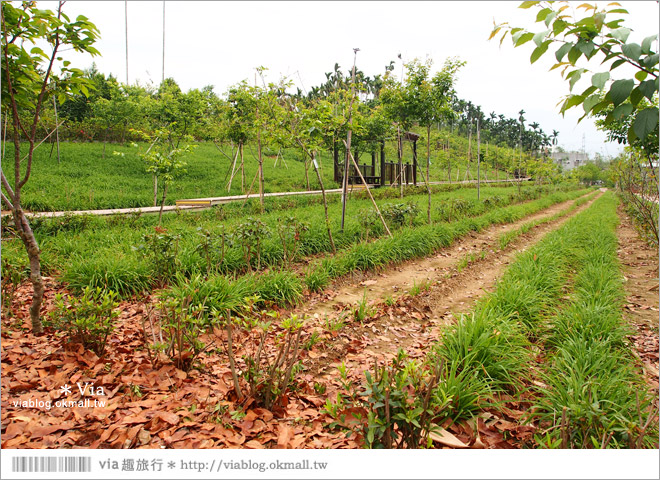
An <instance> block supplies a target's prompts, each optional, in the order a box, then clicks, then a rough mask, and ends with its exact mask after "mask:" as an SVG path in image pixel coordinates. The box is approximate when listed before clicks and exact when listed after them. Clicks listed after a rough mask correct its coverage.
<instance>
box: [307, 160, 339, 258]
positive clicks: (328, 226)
mask: <svg viewBox="0 0 660 480" xmlns="http://www.w3.org/2000/svg"><path fill="white" fill-rule="evenodd" d="M312 163H313V164H314V171H315V172H316V178H317V179H318V181H319V184H320V185H321V195H322V196H323V208H324V209H325V226H326V228H327V229H328V240H330V247H331V248H332V253H337V249H336V248H335V241H334V240H333V238H332V230H331V229H330V217H328V202H327V201H326V198H325V188H324V187H323V179H322V178H321V173H320V172H319V169H318V166H317V164H316V154H315V153H312Z"/></svg>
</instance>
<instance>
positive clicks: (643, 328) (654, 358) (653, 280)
mask: <svg viewBox="0 0 660 480" xmlns="http://www.w3.org/2000/svg"><path fill="white" fill-rule="evenodd" d="M619 218H620V219H621V223H620V224H619V227H618V229H617V235H618V237H619V260H620V261H621V264H622V265H623V274H624V278H625V284H624V287H625V290H626V305H625V307H624V312H625V317H626V319H627V320H628V322H629V323H630V324H631V325H632V326H633V327H634V329H635V331H636V333H635V334H634V335H632V336H631V337H630V340H631V342H632V344H633V346H634V348H635V350H633V352H635V354H636V356H637V357H638V359H639V360H640V363H641V364H642V365H643V368H644V373H645V376H646V380H647V381H648V383H649V385H651V387H652V388H654V389H655V390H656V392H657V389H658V315H659V314H658V251H657V249H655V248H651V247H649V246H648V245H647V244H646V242H644V241H643V240H642V239H641V238H639V235H638V234H637V232H636V231H635V229H634V226H633V225H632V222H631V219H630V218H629V217H628V216H627V215H626V213H625V210H624V209H623V208H622V207H619Z"/></svg>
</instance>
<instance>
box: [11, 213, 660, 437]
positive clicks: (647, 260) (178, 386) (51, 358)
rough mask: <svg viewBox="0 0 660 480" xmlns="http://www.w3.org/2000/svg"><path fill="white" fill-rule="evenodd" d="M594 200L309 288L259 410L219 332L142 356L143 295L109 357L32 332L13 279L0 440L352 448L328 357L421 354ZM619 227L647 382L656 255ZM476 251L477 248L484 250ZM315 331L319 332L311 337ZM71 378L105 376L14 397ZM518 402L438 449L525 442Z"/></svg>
mask: <svg viewBox="0 0 660 480" xmlns="http://www.w3.org/2000/svg"><path fill="white" fill-rule="evenodd" d="M591 202H593V200H591V201H590V202H587V203H585V204H584V205H582V206H580V207H578V208H577V209H576V210H574V211H573V212H571V213H570V214H569V215H566V216H564V217H561V218H560V219H557V220H554V221H552V222H548V223H545V224H542V225H540V226H537V227H535V228H533V229H531V230H530V231H529V232H528V233H527V234H524V235H522V236H520V237H518V238H516V239H515V240H514V241H513V242H512V243H511V244H510V245H509V246H508V247H506V248H505V249H504V250H499V249H498V248H497V239H498V236H499V235H500V234H502V233H504V232H508V231H512V230H514V229H517V228H519V227H520V226H521V225H522V224H524V223H526V222H529V221H532V220H537V219H541V218H547V217H549V216H552V215H554V214H556V213H558V212H560V211H562V210H563V209H565V208H567V207H569V206H570V205H571V204H572V202H566V203H564V204H559V205H555V206H553V207H551V208H549V209H546V210H544V211H542V212H539V213H537V214H535V215H532V216H530V217H527V218H525V219H523V220H520V221H518V222H514V223H512V224H508V225H500V226H493V227H491V228H489V229H487V230H485V231H483V232H481V233H478V234H474V235H472V236H470V237H467V238H463V239H461V240H459V241H457V242H456V243H455V244H454V245H452V246H451V247H449V248H447V249H444V250H443V251H441V252H439V253H438V254H437V255H435V256H432V257H429V258H426V259H421V260H417V261H414V262H407V263H405V264H401V265H398V266H395V267H392V268H389V269H386V270H383V271H382V272H380V273H375V274H367V275H355V276H353V277H351V278H349V279H345V280H343V281H342V282H339V283H337V284H335V285H334V286H333V287H332V288H331V289H328V290H327V291H326V292H325V293H324V294H322V295H315V296H312V297H310V298H309V300H308V302H307V303H305V304H304V305H302V306H301V307H299V308H297V309H295V310H294V313H298V314H303V313H304V314H306V315H307V316H308V319H309V320H308V321H307V322H306V325H305V327H304V333H303V337H302V339H301V344H306V345H307V346H306V347H305V348H303V350H302V351H301V353H300V358H301V361H302V365H303V370H302V371H301V372H300V374H299V378H300V379H301V382H300V384H299V385H298V387H297V389H296V390H295V391H294V392H293V393H291V394H289V395H285V396H283V398H282V399H281V401H279V402H277V403H276V404H275V405H274V406H273V407H272V408H271V409H270V410H266V409H264V408H259V407H257V406H255V405H254V404H252V403H251V402H250V401H248V402H244V401H239V399H238V398H237V397H236V395H235V393H234V392H233V388H232V381H231V371H230V368H229V366H228V365H227V357H226V353H225V350H224V346H223V345H224V333H225V332H224V331H218V330H217V329H216V331H214V332H212V333H211V334H209V335H208V336H206V337H205V338H203V339H202V340H204V341H206V342H207V343H209V344H210V345H211V346H212V348H210V349H209V350H208V351H207V352H206V353H205V354H204V355H202V357H201V358H200V361H201V363H202V364H203V366H204V368H203V369H200V370H197V369H192V370H190V371H189V372H183V371H181V370H178V369H176V368H175V367H174V366H173V365H172V364H171V363H169V362H167V361H162V360H158V359H155V358H153V357H152V354H150V353H149V351H148V349H145V348H144V333H143V332H144V330H143V328H144V324H145V323H144V322H145V317H146V316H147V312H148V311H149V309H150V307H151V306H152V305H153V303H154V302H155V297H154V296H153V295H152V296H149V297H146V298H143V299H140V300H139V301H138V300H135V301H132V302H123V303H122V304H121V305H120V309H121V316H120V318H119V321H118V328H117V329H116V331H115V332H114V333H113V338H112V339H111V342H110V345H109V347H108V353H107V355H106V357H105V358H99V357H98V356H96V355H95V354H93V353H92V352H88V351H85V350H84V349H82V347H80V346H78V345H75V344H67V343H66V342H65V340H64V338H63V335H62V334H61V333H59V332H54V331H52V330H47V332H46V334H45V335H44V336H42V337H35V336H34V335H32V334H31V333H30V332H29V329H28V328H27V323H26V322H27V318H28V315H27V309H28V305H29V297H30V294H31V291H30V287H29V285H23V286H22V287H21V288H20V289H19V292H18V295H17V302H16V303H15V308H16V311H17V314H18V315H17V317H18V319H19V320H11V321H8V320H7V319H5V318H3V329H2V366H3V372H2V373H3V375H2V446H3V447H4V448H17V447H18V448H20V447H42V448H43V447H51V448H53V447H59V448H75V447H77V446H85V447H88V446H92V447H100V448H129V447H130V448H139V447H142V448H158V447H169V448H209V447H216V448H217V447H222V448H264V447H266V448H356V447H358V446H359V443H358V442H357V441H356V439H354V438H346V436H345V435H344V434H343V433H342V432H337V431H331V430H329V429H328V428H327V424H328V422H329V421H331V419H330V418H329V417H328V416H327V415H326V414H325V413H324V412H323V405H324V404H325V402H326V401H327V400H328V399H330V400H331V399H334V398H335V397H336V394H337V392H338V391H340V390H341V388H342V387H341V383H340V381H339V378H338V374H337V367H339V366H340V365H341V364H342V362H343V363H344V365H346V367H347V371H348V378H349V379H350V380H353V381H354V382H359V383H361V381H362V379H363V371H364V370H365V369H368V368H370V367H372V366H373V364H374V362H383V361H386V360H388V359H390V358H392V357H393V355H394V354H395V353H396V350H397V349H398V348H403V349H405V350H406V351H407V352H408V355H409V356H410V357H412V358H422V357H423V356H424V355H425V354H426V353H427V352H428V350H429V347H430V346H431V345H432V343H433V342H435V341H436V340H437V339H438V338H439V336H440V334H441V331H442V329H443V328H444V327H446V326H447V325H448V324H450V323H451V322H453V321H454V319H455V316H456V315H458V314H460V313H463V312H467V311H468V310H469V309H470V308H471V307H472V306H473V305H474V302H475V301H476V300H477V299H478V298H479V297H480V296H482V295H484V294H485V293H486V292H487V291H489V290H492V289H493V287H494V285H495V284H496V281H497V279H498V278H499V277H500V276H501V274H502V273H503V271H504V270H505V268H506V266H507V265H508V264H510V263H511V262H512V261H513V259H514V257H515V256H516V254H517V253H518V252H520V251H523V250H525V249H527V248H529V247H530V246H532V245H534V244H535V243H536V242H538V241H539V240H540V239H541V238H542V237H543V236H544V235H545V234H547V233H548V232H550V231H552V230H554V229H556V228H558V227H559V226H560V225H561V224H563V223H564V222H566V221H567V220H568V218H571V217H572V216H574V215H576V214H577V213H579V212H580V211H582V210H584V209H586V208H588V206H589V205H590V204H591ZM619 234H620V238H621V244H622V247H621V254H622V261H623V263H624V265H625V266H626V268H627V269H628V270H626V276H627V278H628V281H627V283H626V287H627V289H628V293H629V297H628V300H629V302H630V304H629V305H628V310H630V311H631V315H632V314H634V315H632V317H631V322H632V323H633V324H634V325H635V326H636V328H637V335H634V336H632V341H633V342H634V344H635V346H636V351H637V352H638V354H639V356H640V358H641V359H642V361H643V362H644V364H645V369H646V371H647V374H648V376H649V381H650V383H652V382H653V380H655V383H652V385H655V386H656V388H657V380H658V378H657V368H658V355H657V350H658V343H657V342H658V335H657V334H658V328H657V318H658V313H657V307H658V303H657V254H656V255H655V256H654V252H653V251H652V250H649V249H644V248H643V245H642V244H640V243H636V242H638V240H636V237H635V236H634V235H635V232H634V231H633V230H632V229H631V228H630V227H629V226H627V227H626V224H625V219H624V222H622V227H621V228H620V230H619ZM481 252H485V253H484V256H483V258H481V255H480V254H481ZM472 253H474V254H477V255H476V258H475V260H474V261H470V262H468V263H467V264H464V263H465V262H462V260H463V259H465V258H466V255H469V254H472ZM653 262H655V263H653ZM462 263H463V264H462ZM461 267H462V268H461ZM46 283H47V294H46V302H45V307H44V308H45V310H49V309H51V308H52V303H53V297H54V295H55V293H56V292H62V291H63V288H62V286H60V285H58V284H57V283H56V282H55V281H54V280H53V279H47V282H46ZM421 285H423V287H424V288H421V290H422V291H421V293H419V294H417V295H410V294H409V293H408V292H409V291H410V289H411V288H413V286H421ZM365 287H366V289H367V290H366V291H367V304H368V305H367V307H368V308H367V314H366V315H365V317H364V318H363V320H362V321H357V320H355V317H354V315H353V310H354V309H355V307H356V303H357V302H359V301H360V300H361V299H362V296H363V295H364V291H365ZM654 287H655V290H654ZM646 307H648V308H646ZM654 309H655V310H654ZM287 313H288V312H287ZM328 322H337V323H339V322H343V324H344V326H343V327H342V328H337V329H336V330H334V331H333V330H331V329H329V328H328ZM314 336H316V341H314V342H312V341H311V340H312V339H313V338H315V337H314ZM234 340H235V345H237V358H240V356H241V355H243V354H244V353H246V352H249V348H250V347H249V345H250V341H251V340H253V339H252V338H250V337H249V334H246V336H244V337H238V338H235V339H234ZM654 342H655V343H654ZM273 343H274V342H273ZM654 345H655V346H654ZM654 352H655V356H654ZM276 353H277V352H276V351H275V350H274V349H272V351H269V352H267V355H268V356H269V357H272V358H274V357H275V356H276ZM653 368H655V370H653ZM654 372H655V374H654ZM76 382H92V383H94V384H96V385H104V387H105V392H104V395H103V396H102V399H103V400H104V401H105V407H104V408H88V407H73V408H68V409H63V408H60V409H52V410H50V411H44V410H43V409H41V410H40V409H38V408H21V407H16V406H14V405H13V402H15V401H23V400H29V399H36V400H42V401H46V400H52V401H53V402H54V401H56V400H58V399H63V398H65V396H64V394H63V393H62V392H61V389H60V387H61V385H63V384H64V383H68V384H76ZM66 398H67V399H69V400H71V399H74V400H81V399H83V395H82V394H81V395H78V394H77V392H75V391H74V393H73V394H72V395H71V396H69V397H66ZM509 400H510V399H509ZM524 408H525V407H524V406H523V405H520V406H518V404H517V403H516V402H515V401H513V402H512V401H508V402H507V403H506V405H505V406H504V405H503V406H502V408H501V409H500V412H501V413H498V412H491V413H488V412H485V413H484V416H483V418H480V419H479V420H478V421H477V422H476V426H477V428H476V429H474V430H475V431H476V432H477V434H476V436H475V431H473V430H472V428H473V427H474V425H473V427H470V426H469V425H467V424H466V425H455V426H452V433H453V434H454V435H455V437H452V438H451V439H450V440H451V441H450V442H443V441H440V442H439V445H438V446H447V445H450V446H461V445H462V446H468V445H469V446H471V447H473V448H483V447H489V448H515V447H520V446H522V445H525V441H527V440H529V438H530V437H531V436H532V432H533V428H532V427H530V426H528V425H524V424H523V423H521V422H520V421H519V420H520V419H521V418H522V417H523V415H524V412H523V410H524ZM448 428H449V427H448Z"/></svg>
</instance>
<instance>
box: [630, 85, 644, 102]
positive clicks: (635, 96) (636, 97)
mask: <svg viewBox="0 0 660 480" xmlns="http://www.w3.org/2000/svg"><path fill="white" fill-rule="evenodd" d="M642 98H644V94H643V93H642V91H641V90H640V89H639V87H637V88H635V89H633V91H632V92H630V103H631V104H632V105H633V106H635V107H636V106H637V104H638V103H639V102H640V101H641V100H642Z"/></svg>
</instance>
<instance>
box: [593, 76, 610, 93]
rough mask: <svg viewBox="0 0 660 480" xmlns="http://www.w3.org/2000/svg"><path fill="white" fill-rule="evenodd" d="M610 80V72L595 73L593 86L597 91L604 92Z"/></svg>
mask: <svg viewBox="0 0 660 480" xmlns="http://www.w3.org/2000/svg"><path fill="white" fill-rule="evenodd" d="M609 79H610V72H600V73H595V74H594V75H592V76H591V84H592V85H593V86H594V87H596V88H597V89H599V90H602V89H603V88H604V87H605V84H606V83H607V81H608V80H609Z"/></svg>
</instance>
